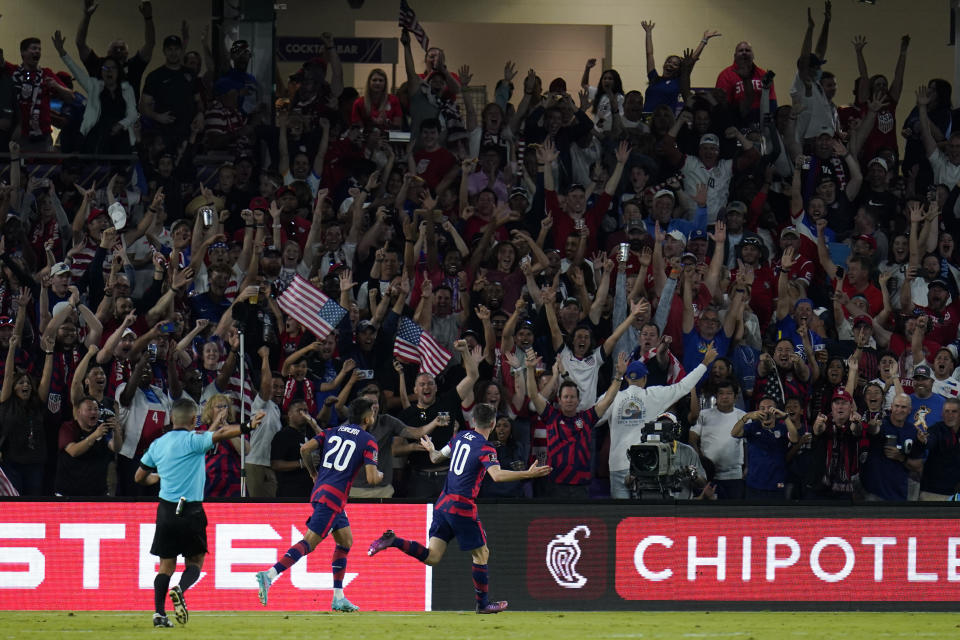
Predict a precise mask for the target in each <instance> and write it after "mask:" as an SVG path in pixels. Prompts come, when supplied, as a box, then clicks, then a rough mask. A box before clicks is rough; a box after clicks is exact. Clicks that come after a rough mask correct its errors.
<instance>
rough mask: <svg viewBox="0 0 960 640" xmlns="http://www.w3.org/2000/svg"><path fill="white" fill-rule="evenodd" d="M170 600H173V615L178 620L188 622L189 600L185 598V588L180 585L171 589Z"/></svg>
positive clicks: (183, 622)
mask: <svg viewBox="0 0 960 640" xmlns="http://www.w3.org/2000/svg"><path fill="white" fill-rule="evenodd" d="M170 600H171V602H173V615H175V616H176V617H177V622H179V623H180V624H187V620H188V619H189V618H190V613H189V612H188V611H187V602H186V600H184V599H183V589H181V588H180V585H177V586H175V587H173V588H172V589H170Z"/></svg>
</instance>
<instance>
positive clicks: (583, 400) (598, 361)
mask: <svg viewBox="0 0 960 640" xmlns="http://www.w3.org/2000/svg"><path fill="white" fill-rule="evenodd" d="M557 358H559V359H560V362H562V363H563V367H564V369H566V370H567V373H569V374H570V379H571V380H573V381H574V382H576V383H577V387H578V388H579V389H580V404H579V405H577V411H586V410H587V409H589V408H590V407H592V406H593V405H595V404H597V382H598V381H599V377H600V365H602V364H603V347H602V346H599V347H597V348H596V349H594V350H593V352H592V353H589V354H587V357H586V358H584V359H583V360H579V359H577V358H576V357H575V356H574V355H573V351H571V350H570V347H568V346H567V345H563V349H561V350H560V353H559V355H557Z"/></svg>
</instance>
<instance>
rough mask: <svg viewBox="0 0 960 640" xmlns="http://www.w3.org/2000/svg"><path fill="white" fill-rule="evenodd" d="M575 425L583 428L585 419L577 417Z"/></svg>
mask: <svg viewBox="0 0 960 640" xmlns="http://www.w3.org/2000/svg"><path fill="white" fill-rule="evenodd" d="M573 426H575V427H576V428H577V429H583V420H582V419H581V418H577V419H576V420H574V422H573Z"/></svg>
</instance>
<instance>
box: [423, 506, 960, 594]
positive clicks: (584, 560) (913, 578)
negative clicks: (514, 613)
mask: <svg viewBox="0 0 960 640" xmlns="http://www.w3.org/2000/svg"><path fill="white" fill-rule="evenodd" d="M955 514H956V511H955V509H954V508H953V506H952V505H946V504H944V505H936V506H933V507H925V506H918V505H906V506H904V507H896V506H890V507H887V506H882V507H877V508H870V507H869V506H864V507H859V506H846V507H844V508H842V509H838V508H836V507H832V506H822V507H819V506H806V505H805V506H803V507H749V506H736V507H734V506H729V505H699V504H698V505H676V506H672V505H639V504H631V505H624V504H614V503H598V504H592V505H575V504H522V505H521V504H481V505H480V519H481V522H482V523H483V526H484V528H485V529H486V532H487V540H488V546H489V548H490V562H489V579H490V597H491V599H496V600H508V601H510V606H511V608H516V609H522V610H568V609H569V610H617V609H622V610H631V609H673V608H676V606H677V602H678V601H683V602H684V607H685V608H691V609H770V608H773V609H777V608H779V609H792V610H797V609H818V608H822V609H831V610H837V609H863V608H876V609H897V608H899V609H929V610H956V609H960V605H958V604H957V602H958V600H960V520H958V519H956V518H955ZM470 563H471V559H470V554H469V553H467V552H461V551H459V549H458V548H457V545H456V542H452V543H451V546H450V548H448V551H447V555H446V557H444V559H443V561H442V562H441V563H440V564H439V565H438V566H436V567H434V569H433V576H432V579H431V582H432V588H433V597H432V608H433V609H434V610H464V609H469V608H471V607H472V606H473V602H474V594H473V586H472V582H471V577H470Z"/></svg>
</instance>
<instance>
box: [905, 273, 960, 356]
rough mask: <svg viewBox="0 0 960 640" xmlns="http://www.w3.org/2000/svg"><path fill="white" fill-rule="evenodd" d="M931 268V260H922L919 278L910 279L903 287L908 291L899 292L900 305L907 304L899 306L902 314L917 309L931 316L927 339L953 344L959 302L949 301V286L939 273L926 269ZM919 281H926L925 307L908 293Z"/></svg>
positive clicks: (959, 311)
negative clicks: (931, 324) (930, 326)
mask: <svg viewBox="0 0 960 640" xmlns="http://www.w3.org/2000/svg"><path fill="white" fill-rule="evenodd" d="M932 266H933V260H929V262H928V260H927V258H924V261H923V264H922V267H921V269H920V274H919V275H920V276H921V277H920V278H912V279H910V280H911V282H910V283H908V286H906V287H904V288H905V289H907V290H908V291H906V292H903V291H901V295H900V300H901V303H907V304H906V306H903V305H902V304H901V308H902V311H903V313H911V312H912V311H913V310H916V309H919V310H922V311H924V312H925V313H926V314H927V315H929V316H931V320H932V321H933V329H931V331H930V334H929V336H928V337H929V338H930V339H931V340H933V341H935V342H938V343H940V344H944V345H946V344H950V343H951V342H953V341H954V339H956V337H957V327H958V325H960V302H958V301H957V300H951V292H950V285H949V284H948V283H947V281H946V280H943V279H942V278H940V277H939V271H937V272H936V273H932V270H931V269H928V267H932ZM919 280H924V281H926V286H927V304H926V305H925V306H924V305H918V304H915V303H914V298H913V295H912V292H911V291H910V290H911V289H913V288H916V287H917V286H918V285H914V284H913V283H914V282H917V281H919Z"/></svg>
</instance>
